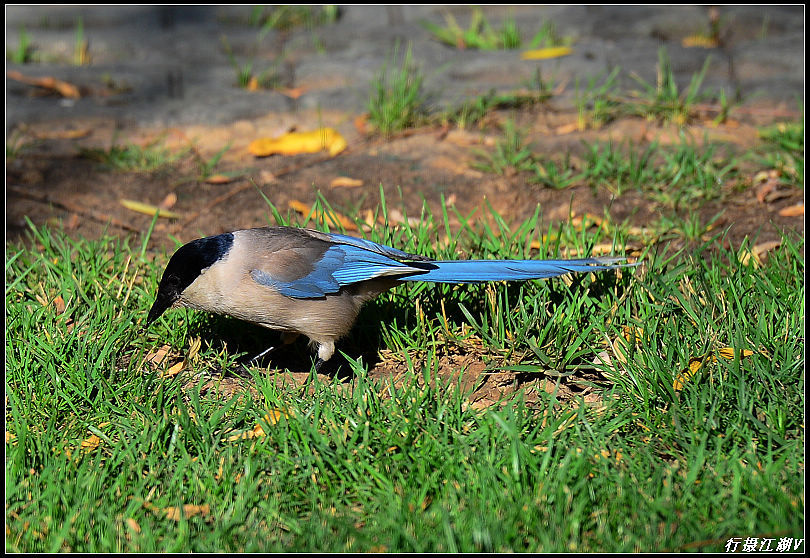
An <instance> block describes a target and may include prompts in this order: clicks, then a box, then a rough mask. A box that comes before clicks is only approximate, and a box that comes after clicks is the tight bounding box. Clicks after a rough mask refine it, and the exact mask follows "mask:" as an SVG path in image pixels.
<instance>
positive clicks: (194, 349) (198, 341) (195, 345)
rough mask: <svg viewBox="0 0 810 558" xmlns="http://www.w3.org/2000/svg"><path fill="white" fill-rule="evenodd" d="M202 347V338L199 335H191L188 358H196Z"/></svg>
mask: <svg viewBox="0 0 810 558" xmlns="http://www.w3.org/2000/svg"><path fill="white" fill-rule="evenodd" d="M201 347H202V338H201V337H192V338H191V343H190V344H189V347H188V358H189V360H194V359H195V358H197V355H198V354H199V353H200V348H201Z"/></svg>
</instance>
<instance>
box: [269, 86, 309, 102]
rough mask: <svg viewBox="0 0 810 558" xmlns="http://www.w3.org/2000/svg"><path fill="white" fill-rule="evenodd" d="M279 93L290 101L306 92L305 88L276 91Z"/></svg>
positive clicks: (287, 88)
mask: <svg viewBox="0 0 810 558" xmlns="http://www.w3.org/2000/svg"><path fill="white" fill-rule="evenodd" d="M276 91H278V92H279V93H281V94H282V95H284V96H285V97H289V98H290V99H298V98H299V97H300V96H301V95H303V94H304V93H306V92H307V88H306V87H285V88H283V89H276Z"/></svg>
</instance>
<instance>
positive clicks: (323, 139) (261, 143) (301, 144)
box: [248, 128, 348, 157]
mask: <svg viewBox="0 0 810 558" xmlns="http://www.w3.org/2000/svg"><path fill="white" fill-rule="evenodd" d="M347 145H348V144H347V143H346V139H345V138H344V137H343V136H341V135H340V133H339V132H338V131H337V130H335V129H334V128H320V129H318V130H313V131H311V132H288V133H286V134H283V135H281V136H279V137H277V138H260V139H257V140H253V141H252V142H250V145H248V151H250V152H251V153H252V154H253V155H255V156H256V157H267V156H268V155H276V154H278V155H297V154H299V153H317V152H319V151H324V150H325V151H329V154H330V155H332V156H333V157H334V156H335V155H337V154H338V153H340V152H341V151H343V150H344V149H346V146H347Z"/></svg>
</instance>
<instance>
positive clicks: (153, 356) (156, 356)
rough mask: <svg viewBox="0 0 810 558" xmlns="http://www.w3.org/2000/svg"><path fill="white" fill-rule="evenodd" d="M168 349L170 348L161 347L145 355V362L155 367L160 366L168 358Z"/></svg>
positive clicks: (166, 346)
mask: <svg viewBox="0 0 810 558" xmlns="http://www.w3.org/2000/svg"><path fill="white" fill-rule="evenodd" d="M170 349H171V346H169V345H163V346H162V347H160V348H159V349H158V350H156V351H154V352H152V353H149V354H148V355H146V358H145V360H146V362H150V363H152V364H156V365H157V364H160V363H161V362H163V360H164V359H165V358H166V357H167V356H168V354H169V350H170Z"/></svg>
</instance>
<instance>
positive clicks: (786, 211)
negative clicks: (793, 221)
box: [779, 203, 804, 217]
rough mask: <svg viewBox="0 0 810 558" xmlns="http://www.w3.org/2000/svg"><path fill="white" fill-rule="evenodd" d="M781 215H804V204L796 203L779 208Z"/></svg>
mask: <svg viewBox="0 0 810 558" xmlns="http://www.w3.org/2000/svg"><path fill="white" fill-rule="evenodd" d="M779 215H781V216H782V217H801V216H802V215H804V204H803V203H797V204H796V205H791V206H788V207H784V208H782V209H780V210H779Z"/></svg>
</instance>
